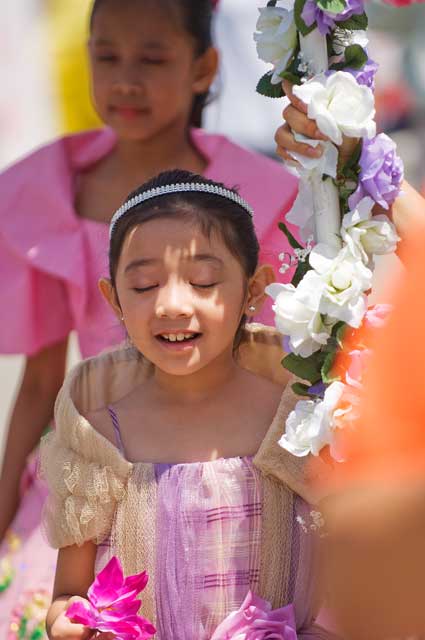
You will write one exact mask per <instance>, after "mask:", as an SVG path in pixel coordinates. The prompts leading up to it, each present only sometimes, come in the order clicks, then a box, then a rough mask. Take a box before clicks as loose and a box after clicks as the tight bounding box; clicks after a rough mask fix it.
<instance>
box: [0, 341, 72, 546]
mask: <svg viewBox="0 0 425 640" xmlns="http://www.w3.org/2000/svg"><path fill="white" fill-rule="evenodd" d="M67 344H68V339H66V340H64V341H62V342H60V343H58V344H55V345H53V346H50V347H47V348H46V349H43V350H42V351H40V352H39V353H38V354H36V355H34V356H30V357H28V358H27V360H26V364H25V370H24V373H23V377H22V381H21V385H20V388H19V391H18V394H17V398H16V401H15V405H14V408H13V411H12V416H11V419H10V423H9V429H8V436H7V441H6V449H5V453H4V458H3V467H2V470H1V475H0V504H1V505H2V508H1V510H0V540H1V539H2V538H3V536H4V534H5V532H6V530H7V528H8V526H9V525H10V523H11V521H12V519H13V517H14V515H15V512H16V510H17V508H18V505H19V485H20V480H21V476H22V473H23V471H24V468H25V464H26V461H27V458H28V456H29V454H30V453H31V452H32V451H33V449H34V448H35V447H36V446H37V444H38V442H39V440H40V437H41V434H42V433H43V430H44V429H45V428H46V427H47V425H48V424H49V422H50V421H51V420H52V418H53V408H54V403H55V399H56V396H57V394H58V391H59V389H60V387H61V385H62V383H63V379H64V375H65V363H66V352H67Z"/></svg>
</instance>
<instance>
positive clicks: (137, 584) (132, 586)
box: [124, 571, 149, 595]
mask: <svg viewBox="0 0 425 640" xmlns="http://www.w3.org/2000/svg"><path fill="white" fill-rule="evenodd" d="M148 580H149V576H148V574H147V573H146V571H143V572H142V573H136V575H134V576H128V578H126V579H125V580H124V588H125V589H126V591H135V592H136V595H137V594H139V593H140V592H141V591H143V589H144V588H145V587H146V585H147V583H148Z"/></svg>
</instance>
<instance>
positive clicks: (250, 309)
mask: <svg viewBox="0 0 425 640" xmlns="http://www.w3.org/2000/svg"><path fill="white" fill-rule="evenodd" d="M248 311H250V312H251V313H254V311H255V306H254V305H253V304H251V305H250V306H249V307H248Z"/></svg>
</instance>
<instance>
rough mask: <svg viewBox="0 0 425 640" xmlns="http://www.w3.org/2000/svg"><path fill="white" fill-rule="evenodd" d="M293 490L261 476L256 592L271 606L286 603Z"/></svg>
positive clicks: (291, 537)
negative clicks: (261, 494)
mask: <svg viewBox="0 0 425 640" xmlns="http://www.w3.org/2000/svg"><path fill="white" fill-rule="evenodd" d="M293 501H294V494H293V492H292V491H291V490H290V489H288V487H286V486H284V485H282V484H281V483H279V482H278V481H277V480H275V479H274V478H270V477H267V476H264V477H263V518H262V523H263V524H262V532H261V563H260V586H259V595H260V596H261V597H262V598H264V600H267V601H268V602H270V603H271V604H272V607H273V609H276V608H278V607H280V606H282V603H288V602H289V601H288V593H287V591H288V584H289V572H290V567H291V554H290V553H289V550H290V549H291V545H292V539H293V531H292V527H293V517H292V513H293Z"/></svg>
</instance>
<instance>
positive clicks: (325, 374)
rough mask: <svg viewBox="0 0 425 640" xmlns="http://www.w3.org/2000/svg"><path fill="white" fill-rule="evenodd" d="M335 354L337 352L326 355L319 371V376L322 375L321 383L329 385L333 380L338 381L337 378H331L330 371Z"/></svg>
mask: <svg viewBox="0 0 425 640" xmlns="http://www.w3.org/2000/svg"><path fill="white" fill-rule="evenodd" d="M336 354H337V350H336V349H335V350H333V351H331V352H330V353H328V354H327V355H326V358H325V361H324V363H323V366H322V369H321V375H322V380H323V382H325V383H326V384H330V383H331V382H335V380H340V377H339V376H331V375H329V374H330V371H331V369H332V366H333V363H334V360H335V356H336Z"/></svg>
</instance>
